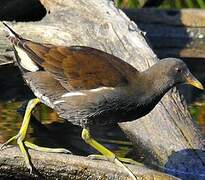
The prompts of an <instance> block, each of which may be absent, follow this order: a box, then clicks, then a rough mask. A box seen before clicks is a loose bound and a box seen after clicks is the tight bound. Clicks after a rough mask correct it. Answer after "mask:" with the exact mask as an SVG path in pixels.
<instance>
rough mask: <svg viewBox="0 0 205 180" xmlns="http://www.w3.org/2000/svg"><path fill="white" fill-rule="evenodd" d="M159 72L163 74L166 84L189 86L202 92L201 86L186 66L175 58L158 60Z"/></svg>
mask: <svg viewBox="0 0 205 180" xmlns="http://www.w3.org/2000/svg"><path fill="white" fill-rule="evenodd" d="M157 64H159V66H158V67H159V68H160V69H159V71H160V70H162V69H163V70H162V71H161V72H162V73H163V74H162V76H164V77H165V78H166V79H167V80H168V82H170V83H172V84H173V85H175V84H190V85H192V86H194V87H196V88H198V89H201V90H203V89H204V87H203V85H202V84H201V83H200V82H199V81H198V80H197V79H196V78H195V77H194V76H193V75H192V73H191V72H190V71H189V69H188V67H187V65H186V64H185V63H184V62H183V61H182V60H180V59H177V58H165V59H162V60H160V62H159V63H157Z"/></svg>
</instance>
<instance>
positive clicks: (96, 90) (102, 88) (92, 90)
mask: <svg viewBox="0 0 205 180" xmlns="http://www.w3.org/2000/svg"><path fill="white" fill-rule="evenodd" d="M105 89H110V90H113V89H114V88H112V87H100V88H96V89H91V90H89V91H90V92H98V91H102V90H105Z"/></svg>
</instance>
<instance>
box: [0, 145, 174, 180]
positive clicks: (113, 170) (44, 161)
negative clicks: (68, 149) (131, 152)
mask: <svg viewBox="0 0 205 180" xmlns="http://www.w3.org/2000/svg"><path fill="white" fill-rule="evenodd" d="M29 153H30V155H31V157H32V158H31V159H32V162H33V165H34V166H35V168H36V170H35V171H34V172H33V174H30V173H29V171H28V169H27V167H26V166H25V162H24V159H23V157H22V155H21V153H20V152H19V150H18V148H16V147H12V148H8V149H6V150H3V151H2V152H1V153H0V178H1V179H6V178H7V179H8V178H9V179H33V178H34V179H39V178H41V179H81V180H83V179H85V180H87V179H119V180H123V179H124V180H125V179H130V178H129V176H128V175H127V174H126V173H125V172H124V170H123V169H122V168H120V167H118V166H117V165H115V164H114V163H111V162H109V161H104V160H91V159H89V158H86V157H81V156H74V155H67V154H55V153H42V152H37V151H32V150H29ZM127 166H128V167H129V168H130V169H132V171H133V172H134V173H135V174H136V176H137V177H138V178H141V179H150V180H152V179H155V180H157V179H158V180H160V179H165V180H175V179H177V178H175V177H173V176H169V175H167V174H164V173H160V172H157V171H154V170H151V169H148V168H147V167H145V166H140V165H127Z"/></svg>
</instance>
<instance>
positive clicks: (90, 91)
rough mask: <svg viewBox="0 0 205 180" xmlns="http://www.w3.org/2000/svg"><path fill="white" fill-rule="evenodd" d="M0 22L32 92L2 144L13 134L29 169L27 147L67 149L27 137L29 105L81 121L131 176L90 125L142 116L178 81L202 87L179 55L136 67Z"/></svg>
mask: <svg viewBox="0 0 205 180" xmlns="http://www.w3.org/2000/svg"><path fill="white" fill-rule="evenodd" d="M4 25H5V27H6V30H7V32H8V35H7V38H8V40H9V41H10V43H11V44H12V46H13V50H14V54H15V61H16V64H17V66H18V67H19V69H20V70H21V73H22V76H23V78H24V80H25V82H26V84H27V85H28V86H29V87H30V88H31V90H32V91H33V93H34V95H35V96H36V98H35V99H31V100H30V101H29V102H28V105H27V108H26V111H25V115H24V118H23V123H22V127H21V128H20V130H19V133H18V134H17V135H16V136H14V137H12V138H11V139H9V140H8V141H7V142H5V143H4V144H3V145H2V147H1V149H2V148H3V147H5V146H7V145H8V144H9V143H10V142H11V141H13V140H16V141H17V144H18V146H19V148H20V150H21V152H22V154H23V156H24V158H25V162H26V165H27V167H28V168H29V169H30V172H31V171H32V166H31V162H30V159H29V156H28V152H27V150H26V149H27V148H31V149H35V150H39V151H44V152H64V153H70V151H69V150H66V149H62V148H56V149H51V148H46V147H40V146H37V145H35V144H32V143H30V142H28V141H26V139H25V136H26V132H27V128H28V126H29V120H30V117H31V113H32V110H33V109H34V108H35V106H36V105H37V104H39V103H43V104H45V105H47V106H49V107H50V108H52V109H53V110H54V111H56V112H57V113H58V115H59V116H60V117H61V118H63V119H65V120H67V121H69V122H71V123H73V124H74V125H78V126H80V127H81V128H82V138H83V140H84V141H85V142H86V143H87V144H89V145H90V146H92V147H93V148H95V149H96V150H97V151H99V152H100V153H101V154H102V155H104V156H105V157H106V158H107V159H108V160H112V161H113V162H115V163H116V164H118V165H119V166H121V167H123V168H124V169H125V170H126V172H127V173H128V174H129V175H130V176H131V177H132V178H133V179H136V177H135V175H134V174H133V172H132V171H131V170H130V169H129V168H128V167H127V166H126V165H125V164H124V162H123V160H122V159H120V158H119V157H117V156H116V155H115V154H114V153H113V152H111V151H110V150H109V149H107V148H106V147H104V146H103V145H101V144H100V143H99V142H97V141H96V140H95V139H94V138H93V137H92V135H91V132H90V131H91V130H92V128H99V130H100V127H102V126H109V125H113V124H118V123H120V122H127V121H132V120H136V119H139V118H141V117H143V116H145V115H146V114H148V113H149V112H150V111H152V110H153V109H154V107H155V106H156V105H157V104H158V102H159V101H160V100H161V98H162V97H163V96H164V95H165V94H166V93H167V92H168V91H169V90H170V89H171V88H173V87H174V86H176V85H177V84H190V85H192V86H195V87H196V88H199V89H201V90H203V89H204V88H203V85H202V84H201V83H200V82H199V81H198V80H197V79H196V78H195V77H194V76H193V75H192V73H191V72H190V71H189V69H188V67H187V65H186V64H185V63H184V62H183V61H182V60H181V59H178V58H164V59H161V60H160V61H158V62H157V63H155V64H154V65H152V66H151V67H149V68H148V69H146V70H144V71H138V70H137V69H136V68H135V67H133V66H132V65H130V64H129V63H127V62H125V61H124V60H122V59H120V58H118V57H116V56H114V55H112V54H108V53H106V52H103V51H101V50H98V49H95V48H92V47H86V46H79V45H76V46H59V45H53V44H45V43H39V42H34V41H31V40H28V39H25V38H23V37H21V36H20V35H19V34H17V33H16V32H15V31H14V30H12V29H11V28H10V27H9V26H8V25H7V24H5V23H4ZM25 147H27V148H25Z"/></svg>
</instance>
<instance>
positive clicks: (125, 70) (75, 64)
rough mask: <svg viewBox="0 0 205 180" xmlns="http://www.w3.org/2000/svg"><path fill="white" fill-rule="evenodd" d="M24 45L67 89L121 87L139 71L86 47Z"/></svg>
mask: <svg viewBox="0 0 205 180" xmlns="http://www.w3.org/2000/svg"><path fill="white" fill-rule="evenodd" d="M26 47H27V48H28V49H29V50H32V52H33V53H32V56H30V57H31V58H33V59H34V61H35V62H37V63H38V64H40V65H41V66H42V67H43V68H44V69H45V70H47V71H49V72H51V73H52V74H54V75H55V76H56V78H57V79H58V80H59V81H60V82H61V84H62V85H63V86H64V87H65V88H66V89H69V90H70V89H71V88H73V89H74V90H81V89H93V88H97V87H103V86H105V87H116V86H121V85H125V84H127V83H129V81H131V79H132V78H133V77H134V76H135V74H136V73H138V71H137V70H136V69H135V68H134V67H132V66H131V65H129V64H128V63H126V62H124V61H122V60H121V59H119V58H117V57H115V56H113V55H110V54H107V53H105V52H103V51H100V50H97V49H93V48H89V47H82V46H71V47H62V46H60V47H59V46H47V45H41V44H37V43H33V42H30V41H28V42H26ZM38 58H39V59H40V60H38Z"/></svg>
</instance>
